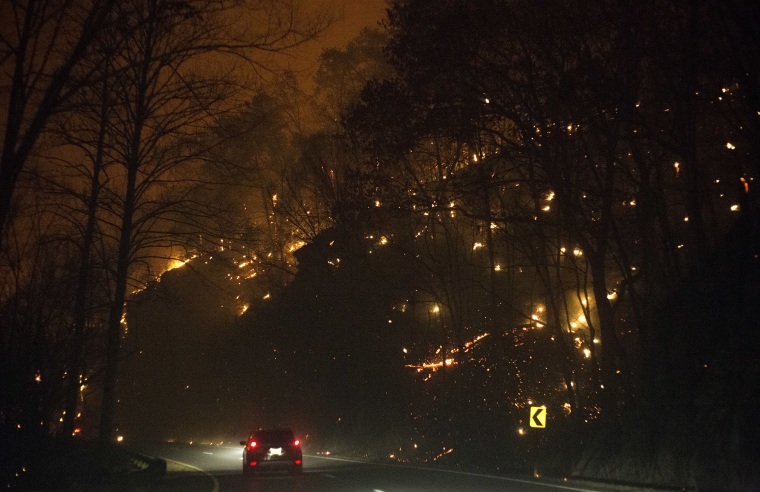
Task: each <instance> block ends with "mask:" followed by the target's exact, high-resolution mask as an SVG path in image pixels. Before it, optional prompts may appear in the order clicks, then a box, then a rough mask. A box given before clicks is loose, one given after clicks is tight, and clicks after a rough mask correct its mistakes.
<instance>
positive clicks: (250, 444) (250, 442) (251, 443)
mask: <svg viewBox="0 0 760 492" xmlns="http://www.w3.org/2000/svg"><path fill="white" fill-rule="evenodd" d="M255 447H256V441H248V449H253V448H255Z"/></svg>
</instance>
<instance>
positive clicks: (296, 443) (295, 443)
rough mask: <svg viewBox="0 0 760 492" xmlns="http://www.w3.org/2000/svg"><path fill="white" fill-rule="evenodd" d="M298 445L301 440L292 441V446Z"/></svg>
mask: <svg viewBox="0 0 760 492" xmlns="http://www.w3.org/2000/svg"><path fill="white" fill-rule="evenodd" d="M300 445H301V441H299V440H298V439H296V440H295V441H294V442H293V446H300Z"/></svg>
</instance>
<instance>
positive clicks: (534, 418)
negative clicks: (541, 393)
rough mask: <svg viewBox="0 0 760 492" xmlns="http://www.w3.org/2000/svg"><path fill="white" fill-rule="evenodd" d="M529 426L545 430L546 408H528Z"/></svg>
mask: <svg viewBox="0 0 760 492" xmlns="http://www.w3.org/2000/svg"><path fill="white" fill-rule="evenodd" d="M530 426H531V427H537V428H539V429H545V428H546V407H530Z"/></svg>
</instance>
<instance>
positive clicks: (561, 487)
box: [312, 456, 599, 492]
mask: <svg viewBox="0 0 760 492" xmlns="http://www.w3.org/2000/svg"><path fill="white" fill-rule="evenodd" d="M312 457H313V458H319V459H322V460H333V461H344V462H346V463H361V464H363V465H374V466H387V467H390V468H411V469H413V470H422V471H428V472H441V473H453V474H455V475H465V476H469V477H479V478H490V479H494V480H501V481H504V482H514V483H522V484H526V485H535V486H537V487H550V488H553V489H559V490H572V491H574V492H599V491H598V490H592V489H583V488H580V487H571V486H569V485H558V484H552V483H545V482H540V481H538V480H535V481H531V480H523V479H520V478H509V477H500V476H498V475H486V474H484V473H475V472H464V471H457V470H439V469H437V468H425V467H422V466H412V465H394V464H391V463H372V462H368V461H359V460H352V459H347V458H333V457H327V456H312Z"/></svg>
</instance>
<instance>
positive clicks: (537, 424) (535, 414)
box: [533, 408, 544, 427]
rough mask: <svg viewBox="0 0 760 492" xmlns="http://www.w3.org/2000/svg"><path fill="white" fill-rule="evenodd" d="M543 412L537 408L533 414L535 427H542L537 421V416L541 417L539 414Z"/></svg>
mask: <svg viewBox="0 0 760 492" xmlns="http://www.w3.org/2000/svg"><path fill="white" fill-rule="evenodd" d="M543 411H544V409H543V408H539V409H538V411H537V412H536V413H534V414H533V422H535V423H536V426H538V427H542V426H543V424H542V423H541V421H540V420H538V416H539V415H541V412H543Z"/></svg>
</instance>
